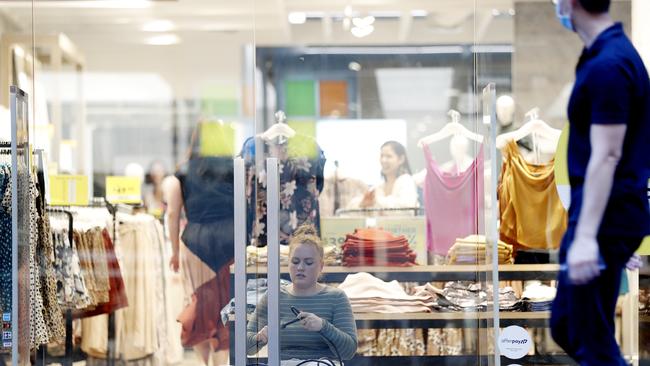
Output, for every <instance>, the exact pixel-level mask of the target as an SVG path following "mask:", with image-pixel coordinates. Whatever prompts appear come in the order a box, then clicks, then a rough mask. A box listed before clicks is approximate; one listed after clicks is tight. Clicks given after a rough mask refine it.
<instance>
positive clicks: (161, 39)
mask: <svg viewBox="0 0 650 366" xmlns="http://www.w3.org/2000/svg"><path fill="white" fill-rule="evenodd" d="M180 42H181V39H180V38H179V37H178V36H177V35H175V34H162V35H159V36H154V37H149V38H147V39H146V40H145V43H146V44H148V45H152V46H169V45H173V44H178V43H180Z"/></svg>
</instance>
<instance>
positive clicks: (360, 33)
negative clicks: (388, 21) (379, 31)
mask: <svg viewBox="0 0 650 366" xmlns="http://www.w3.org/2000/svg"><path fill="white" fill-rule="evenodd" d="M374 31H375V27H374V26H373V25H368V26H365V27H354V28H352V29H351V30H350V32H352V35H353V36H355V37H357V38H363V37H366V36H369V35H370V34H371V33H372V32H374Z"/></svg>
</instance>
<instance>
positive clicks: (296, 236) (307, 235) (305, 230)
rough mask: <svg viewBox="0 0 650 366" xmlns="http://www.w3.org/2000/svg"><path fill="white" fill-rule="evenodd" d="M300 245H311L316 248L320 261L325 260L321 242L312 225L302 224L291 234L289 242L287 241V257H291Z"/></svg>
mask: <svg viewBox="0 0 650 366" xmlns="http://www.w3.org/2000/svg"><path fill="white" fill-rule="evenodd" d="M300 244H308V245H313V246H314V247H315V248H316V251H317V252H318V254H320V258H321V260H322V259H323V258H325V250H324V248H323V242H322V240H321V238H320V237H318V232H317V231H316V228H315V227H314V225H311V224H303V225H300V226H299V227H298V228H297V229H296V231H294V232H293V235H292V236H291V240H289V255H291V253H293V251H294V250H295V249H296V247H297V246H298V245H300Z"/></svg>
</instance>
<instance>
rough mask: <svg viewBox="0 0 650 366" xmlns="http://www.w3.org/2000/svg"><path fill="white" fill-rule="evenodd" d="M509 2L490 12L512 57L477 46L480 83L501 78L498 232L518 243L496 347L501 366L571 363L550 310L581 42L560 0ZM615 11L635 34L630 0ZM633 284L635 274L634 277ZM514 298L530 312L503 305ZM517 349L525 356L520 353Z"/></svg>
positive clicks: (629, 329) (631, 334)
mask: <svg viewBox="0 0 650 366" xmlns="http://www.w3.org/2000/svg"><path fill="white" fill-rule="evenodd" d="M502 5H503V6H500V7H497V6H495V7H494V9H493V10H492V14H493V17H494V20H493V22H505V23H504V24H507V26H508V29H509V30H508V31H506V32H505V33H507V34H509V40H508V41H507V42H505V44H504V45H503V46H505V47H500V50H499V51H497V53H498V54H500V55H501V56H503V55H507V58H508V61H507V62H500V61H499V59H498V58H495V57H494V55H490V54H489V53H486V52H479V54H478V58H477V73H478V75H477V82H478V84H479V87H483V86H484V85H486V84H487V83H489V82H493V83H495V85H496V97H497V98H496V110H495V112H496V119H497V122H498V124H497V128H496V135H497V137H496V141H493V142H495V145H496V147H497V148H498V151H497V155H496V156H494V157H493V158H494V159H496V160H497V163H498V164H497V165H496V168H497V171H496V172H495V173H496V174H497V177H498V179H499V186H498V189H497V191H498V207H496V208H495V210H493V213H494V214H497V215H498V218H499V226H498V230H499V231H498V232H499V238H500V240H501V241H502V242H503V243H504V244H505V245H506V246H507V245H511V246H512V250H513V258H514V264H511V263H507V261H502V260H501V258H499V274H498V275H499V283H498V286H499V287H500V288H501V294H500V297H501V298H500V307H501V311H500V319H499V320H500V324H499V325H500V328H501V329H500V334H501V338H500V339H498V340H496V341H494V345H495V346H496V347H499V348H500V350H501V359H500V361H501V362H502V363H504V364H507V363H517V364H522V365H525V364H531V365H532V364H539V363H558V364H573V361H572V360H571V358H570V357H568V355H567V354H566V352H565V351H564V350H563V349H562V348H561V347H559V346H558V345H557V344H556V343H555V342H554V340H553V338H552V336H551V331H550V317H551V313H550V310H551V304H552V301H553V299H554V298H555V294H556V286H557V281H556V279H557V277H558V274H559V273H560V266H559V264H558V262H559V255H558V252H559V247H560V244H561V242H562V238H563V235H564V233H565V230H566V228H567V210H566V208H567V207H568V205H569V201H570V188H569V182H568V172H567V156H566V155H567V141H568V138H567V131H568V123H567V122H568V117H567V104H568V100H569V96H570V94H571V90H572V86H573V82H574V78H575V67H574V65H576V64H577V62H578V58H579V56H580V52H581V50H582V43H581V42H580V39H579V38H578V37H577V36H576V34H574V33H572V32H569V31H567V30H565V29H563V28H562V26H561V25H560V23H559V22H558V20H557V19H556V14H555V7H554V4H553V2H550V1H548V2H523V1H513V2H510V3H509V4H505V3H504V4H502ZM611 13H612V17H613V18H614V19H616V20H620V21H623V23H624V24H625V26H626V32H627V33H628V34H629V30H630V29H629V25H630V14H631V10H630V3H629V2H612V9H611ZM491 36H492V35H491V34H489V33H488V34H482V35H481V34H478V35H477V43H478V44H477V47H480V48H482V49H484V50H485V49H488V48H490V47H493V45H490V41H489V40H488V38H489V37H491ZM539 126H542V127H539ZM517 131H518V132H517ZM533 177H535V178H534V179H533ZM541 177H545V179H543V180H542V179H540V178H541ZM633 276H634V275H633ZM488 277H489V276H488ZM624 277H625V276H624ZM492 280H493V281H495V278H492ZM634 281H635V278H634V277H630V278H629V283H630V284H632V283H635V282H634ZM623 287H624V288H625V286H623ZM629 288H630V291H633V287H629ZM630 297H631V296H629V295H627V296H621V297H620V298H619V305H618V306H617V315H616V337H617V342H618V343H619V345H620V347H621V350H622V352H623V354H624V355H625V357H626V358H627V359H628V360H631V359H634V355H635V353H636V351H635V346H633V345H632V344H633V343H634V342H636V340H637V338H636V336H637V333H638V332H637V326H636V321H635V320H634V319H635V318H634V317H632V314H630V312H633V313H636V311H637V310H633V309H634V308H635V306H634V305H630V304H631V301H633V300H631V299H630ZM516 299H520V304H521V306H523V310H524V311H523V312H519V313H512V312H506V310H510V309H508V307H509V306H510V305H512V304H513V301H514V300H516ZM511 300H512V301H511ZM510 326H516V327H521V328H523V331H522V333H521V336H516V335H517V334H519V333H517V331H516V330H513V329H510V330H506V329H507V328H508V327H510ZM490 332H492V330H490ZM526 333H527V334H528V336H527V337H526ZM516 337H520V338H516ZM513 340H515V341H516V340H526V342H527V343H526V344H530V345H531V347H529V348H526V347H516V346H512V342H513ZM517 348H519V349H522V350H523V351H525V352H524V353H525V354H520V355H514V353H513V350H514V349H517ZM508 356H509V357H508Z"/></svg>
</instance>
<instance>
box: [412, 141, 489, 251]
mask: <svg viewBox="0 0 650 366" xmlns="http://www.w3.org/2000/svg"><path fill="white" fill-rule="evenodd" d="M424 155H425V158H426V161H427V175H426V179H425V181H424V207H425V212H426V215H427V217H426V221H427V250H428V251H429V252H433V253H434V254H438V255H447V252H448V251H449V248H451V247H452V245H454V242H455V241H456V239H458V238H464V237H466V236H468V235H472V234H479V233H481V232H483V231H484V227H483V222H484V217H483V215H484V212H483V206H484V204H483V202H484V199H483V197H484V196H485V192H484V191H483V180H484V178H483V145H481V147H480V149H479V153H478V155H477V156H476V158H475V159H474V162H472V165H470V166H469V168H467V169H466V170H465V171H463V172H461V173H460V174H451V173H447V172H444V171H442V170H441V169H440V167H439V166H438V163H436V161H435V160H434V159H433V157H432V156H431V151H430V150H429V147H428V146H424Z"/></svg>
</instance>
